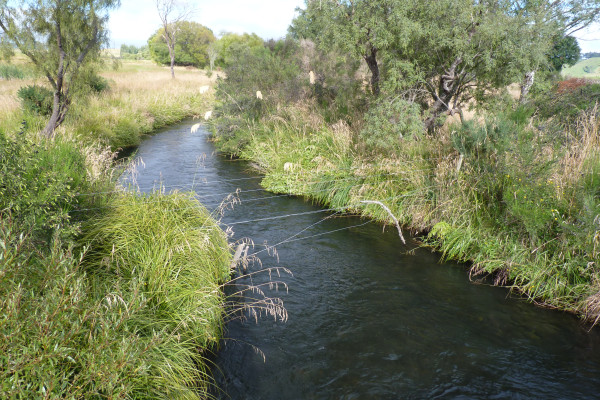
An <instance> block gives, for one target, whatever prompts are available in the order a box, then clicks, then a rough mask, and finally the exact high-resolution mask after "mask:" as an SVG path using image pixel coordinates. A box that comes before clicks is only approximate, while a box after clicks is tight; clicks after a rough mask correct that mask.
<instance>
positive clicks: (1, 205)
mask: <svg viewBox="0 0 600 400" xmlns="http://www.w3.org/2000/svg"><path fill="white" fill-rule="evenodd" d="M86 177H87V171H86V166H85V159H84V157H83V156H82V155H81V153H80V152H79V151H78V150H77V148H76V147H75V146H74V145H72V144H70V143H65V142H61V141H60V140H55V141H52V142H43V141H42V142H36V141H34V140H32V139H29V138H27V137H24V136H23V135H19V136H17V137H16V138H14V139H12V138H9V137H7V136H6V135H5V134H3V133H2V132H0V214H5V215H8V214H12V215H13V216H14V218H15V219H16V220H17V221H19V223H20V224H22V225H23V229H24V230H32V231H33V233H44V232H45V233H49V232H51V231H52V230H54V229H55V228H56V227H58V226H60V225H64V223H65V222H66V221H67V220H68V219H69V216H68V212H69V211H71V210H73V209H74V208H75V207H76V206H77V204H78V201H79V199H78V197H77V192H78V191H85V190H86V187H87V181H86V179H87V178H86Z"/></svg>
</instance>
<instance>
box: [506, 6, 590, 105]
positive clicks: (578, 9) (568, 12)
mask: <svg viewBox="0 0 600 400" xmlns="http://www.w3.org/2000/svg"><path fill="white" fill-rule="evenodd" d="M514 8H515V9H516V10H518V11H519V12H520V13H524V14H529V15H534V16H535V18H534V19H533V23H534V24H537V25H542V26H547V25H548V24H553V26H554V28H555V29H554V35H553V42H554V47H555V49H553V51H551V52H550V53H549V55H548V56H549V57H548V58H549V60H548V61H549V63H550V64H551V67H553V68H554V69H557V65H555V62H556V61H557V59H556V58H555V57H554V54H553V53H554V52H555V51H556V50H557V48H556V47H561V46H562V47H563V50H564V46H565V45H569V47H571V50H575V49H574V45H576V43H574V38H572V37H571V36H572V35H573V34H575V33H576V32H578V31H580V30H582V29H585V28H587V27H588V26H590V25H591V24H592V23H594V22H595V21H598V20H599V19H600V0H520V1H517V0H514ZM559 51H560V50H559ZM535 67H536V68H535V69H532V70H531V71H528V72H527V73H526V74H525V78H524V79H523V81H522V83H521V102H524V101H525V100H526V99H527V95H528V94H529V90H530V89H531V87H532V86H533V83H534V78H535V71H536V69H537V68H538V67H540V65H538V66H535ZM560 68H562V65H560Z"/></svg>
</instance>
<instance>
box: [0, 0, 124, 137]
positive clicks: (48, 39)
mask: <svg viewBox="0 0 600 400" xmlns="http://www.w3.org/2000/svg"><path fill="white" fill-rule="evenodd" d="M0 4H1V5H2V7H1V8H0V10H1V11H0V29H2V31H3V32H4V35H5V36H6V40H8V41H9V42H10V43H11V44H13V45H14V46H16V47H17V48H18V49H19V50H20V51H21V52H22V53H23V54H25V55H26V56H27V57H28V58H29V59H30V60H31V61H32V62H33V63H34V64H35V66H36V67H37V68H38V69H39V70H40V71H41V73H42V75H44V76H45V77H46V78H47V79H48V82H49V83H50V85H51V87H52V89H53V91H54V97H55V101H54V102H53V104H54V105H53V110H52V115H51V117H50V119H49V121H48V123H47V125H46V127H45V129H44V133H45V134H46V136H52V135H53V134H54V130H55V129H56V127H57V126H59V125H60V124H61V123H62V122H63V121H64V118H65V116H66V114H67V111H68V109H69V105H70V102H71V92H70V88H71V86H72V85H74V84H76V83H77V79H78V72H79V69H80V68H81V67H82V66H83V65H88V64H90V63H93V62H94V61H95V60H97V59H99V57H100V48H101V46H102V44H103V43H104V42H105V41H106V40H107V39H106V30H105V24H106V21H107V16H106V14H105V13H107V12H108V11H109V10H110V9H112V8H114V7H115V6H116V5H118V4H119V1H118V0H85V1H73V0H69V1H61V2H38V1H32V0H19V1H18V2H15V3H12V2H11V3H10V4H11V6H9V5H8V3H7V1H6V0H3V1H1V2H0ZM14 5H17V7H14Z"/></svg>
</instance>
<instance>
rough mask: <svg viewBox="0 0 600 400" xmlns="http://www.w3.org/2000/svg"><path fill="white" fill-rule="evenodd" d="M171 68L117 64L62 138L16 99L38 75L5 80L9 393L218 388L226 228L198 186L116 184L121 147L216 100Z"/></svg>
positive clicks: (0, 382) (3, 250)
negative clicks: (152, 190)
mask: <svg viewBox="0 0 600 400" xmlns="http://www.w3.org/2000/svg"><path fill="white" fill-rule="evenodd" d="M161 72H162V71H161V70H160V69H157V68H153V69H151V70H150V71H149V72H148V71H146V72H144V73H140V72H139V71H137V70H135V69H133V70H130V71H129V72H127V73H125V72H123V73H107V75H108V76H110V77H111V78H112V82H111V90H110V91H109V92H103V93H102V94H99V95H98V94H94V95H91V96H90V97H88V98H87V99H81V100H80V101H78V102H76V103H75V104H74V105H73V108H72V110H71V111H72V114H70V117H69V119H68V120H67V122H66V123H65V124H64V125H63V126H62V127H61V128H60V130H59V132H57V137H56V138H55V139H54V140H46V139H43V138H41V137H39V136H38V135H37V132H39V130H40V129H41V128H43V124H44V122H45V121H44V120H43V118H41V117H39V116H36V115H33V114H31V113H28V112H24V111H22V110H21V109H20V106H19V104H18V103H17V102H16V101H13V100H14V98H15V97H16V92H17V90H18V88H19V86H20V85H25V84H28V83H34V82H33V81H30V82H25V81H14V80H13V81H6V82H4V81H3V84H2V85H0V145H1V146H0V172H1V174H0V307H1V309H2V316H1V317H0V354H1V356H0V397H1V398H143V399H167V398H168V399H197V398H206V397H208V386H209V385H210V379H209V372H208V365H209V363H208V362H207V360H206V359H205V357H206V354H205V351H206V350H207V349H208V348H210V347H211V346H213V345H214V344H215V343H216V342H217V340H218V339H219V337H220V334H221V330H222V323H223V317H224V316H225V313H226V312H227V311H226V308H225V299H224V298H223V294H222V290H221V286H220V285H221V284H222V283H223V282H224V281H225V279H226V278H227V277H228V273H229V270H228V267H229V264H230V260H229V259H230V255H229V247H228V244H227V240H226V237H225V235H224V233H223V232H222V231H221V230H220V228H219V227H218V225H217V224H216V222H215V221H214V220H213V219H212V218H211V216H210V215H209V214H208V213H207V211H206V210H205V209H204V208H203V207H202V206H200V205H199V204H198V202H197V201H196V200H194V199H193V197H192V195H191V194H181V193H178V194H174V195H164V194H162V193H156V194H153V195H149V196H142V195H137V194H124V193H122V192H121V191H119V190H117V188H116V187H115V179H114V175H115V169H114V165H113V161H114V157H115V153H114V152H113V151H112V150H111V148H112V149H116V148H118V147H122V146H129V145H135V144H137V143H139V141H140V140H141V137H142V135H143V134H146V133H150V132H151V131H152V130H153V129H155V128H157V127H160V126H164V125H165V124H169V123H172V122H175V121H177V120H180V119H182V118H186V117H192V116H194V115H200V114H202V113H203V112H204V110H205V108H206V107H208V105H209V103H208V102H209V101H210V97H206V95H202V96H200V95H199V94H198V88H197V87H196V84H200V83H202V84H206V82H207V78H205V75H203V73H202V72H199V71H191V72H188V73H187V74H180V76H182V77H181V78H180V80H181V82H180V84H175V85H173V83H172V82H171V80H170V78H169V79H164V78H168V77H169V75H168V71H164V78H163V76H162V75H161ZM120 74H123V75H126V76H121V75H120ZM16 82H18V83H16ZM150 82H152V83H150ZM5 83H6V84H5ZM174 89H175V90H174ZM2 99H9V100H10V101H7V102H5V103H4V102H2V101H1V100H2Z"/></svg>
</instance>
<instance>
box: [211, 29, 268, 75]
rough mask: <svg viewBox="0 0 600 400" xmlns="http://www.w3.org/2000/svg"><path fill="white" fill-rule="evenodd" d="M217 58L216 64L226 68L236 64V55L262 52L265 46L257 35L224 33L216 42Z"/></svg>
mask: <svg viewBox="0 0 600 400" xmlns="http://www.w3.org/2000/svg"><path fill="white" fill-rule="evenodd" d="M216 47H217V52H218V57H217V63H218V64H219V65H220V66H222V67H228V66H230V65H231V64H232V63H234V62H236V60H237V55H238V54H240V52H242V51H246V50H249V51H250V52H251V53H254V52H259V53H260V52H264V51H266V50H265V44H264V40H262V39H261V38H260V37H259V36H258V35H257V34H255V33H253V34H248V33H244V34H243V35H239V34H237V33H224V34H223V35H222V36H221V38H220V39H219V40H218V41H217V42H216Z"/></svg>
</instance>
